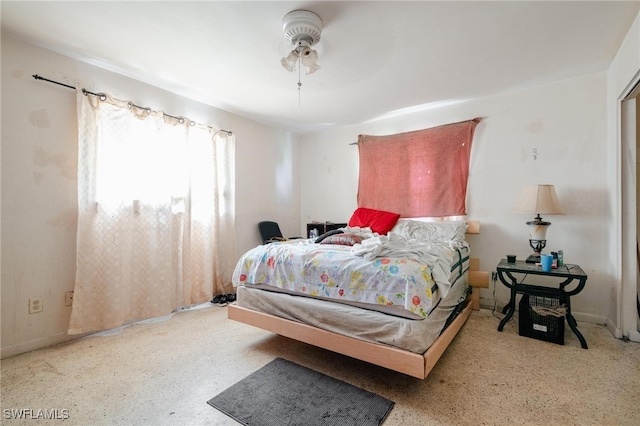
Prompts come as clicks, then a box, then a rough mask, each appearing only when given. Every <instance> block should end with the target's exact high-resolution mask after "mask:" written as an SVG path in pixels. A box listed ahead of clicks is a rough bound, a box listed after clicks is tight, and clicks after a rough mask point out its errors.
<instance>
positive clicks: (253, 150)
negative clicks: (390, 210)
mask: <svg viewBox="0 0 640 426" xmlns="http://www.w3.org/2000/svg"><path fill="white" fill-rule="evenodd" d="M32 74H40V75H42V76H44V77H47V78H50V79H53V80H56V81H61V82H64V83H68V84H71V85H80V86H82V87H86V88H87V89H89V90H92V91H104V92H109V93H111V94H112V95H114V96H115V97H118V98H121V99H130V100H132V101H134V102H135V103H136V104H138V105H143V106H150V107H152V108H154V109H162V110H164V111H166V112H167V113H169V114H172V115H185V116H187V117H189V118H191V119H194V120H196V121H198V122H202V123H208V124H212V125H216V126H218V127H220V128H223V129H228V130H231V131H233V132H234V134H235V136H236V182H237V185H236V187H237V191H236V197H237V199H236V214H237V220H236V231H237V238H236V246H237V251H238V253H240V254H241V253H243V252H244V251H246V250H248V249H249V248H251V247H253V246H255V245H257V244H258V243H259V241H260V239H259V235H258V231H257V227H256V226H257V225H256V224H257V222H258V221H260V220H264V219H266V218H269V219H275V220H277V221H278V222H280V224H281V226H282V228H283V231H284V232H286V233H291V234H293V233H297V232H298V226H299V223H300V216H299V207H298V206H299V204H300V200H299V195H298V194H299V193H300V190H299V179H298V176H297V174H298V166H297V162H296V161H294V159H296V158H297V143H296V140H295V138H293V137H292V136H290V135H289V134H288V133H287V132H284V131H281V130H275V129H272V128H269V127H267V126H264V125H262V124H259V123H256V122H254V121H251V120H247V119H244V118H242V117H239V116H236V115H233V114H230V113H227V112H224V111H221V110H219V109H215V108H212V107H209V106H206V105H203V104H200V103H196V102H193V101H191V100H189V99H186V98H183V97H180V96H177V95H175V94H172V93H168V92H165V91H162V90H160V89H157V88H155V87H152V86H149V85H146V84H144V83H141V82H138V81H135V80H132V79H129V78H126V77H123V76H121V75H118V74H114V73H112V72H109V71H106V70H103V69H100V68H97V67H94V66H91V65H87V64H84V63H82V62H79V61H76V60H73V59H70V58H68V57H65V56H62V55H60V54H57V53H54V52H51V51H48V50H45V49H42V48H39V47H36V46H33V45H30V44H26V43H23V42H21V41H18V40H15V39H13V38H12V37H10V36H8V35H6V34H2V76H1V78H2V215H1V218H2V252H1V253H2V282H1V286H2V306H1V312H2V357H6V356H10V355H13V354H17V353H20V352H24V351H27V350H31V349H35V348H38V347H41V346H46V345H48V344H51V343H56V342H60V341H64V340H67V339H68V337H67V335H66V329H67V326H68V321H69V316H70V312H71V310H70V308H68V307H65V303H64V293H65V292H66V291H69V290H73V286H74V274H75V227H76V217H77V211H76V171H75V170H76V165H77V144H76V119H75V113H76V112H75V111H76V110H75V92H74V91H73V90H70V89H66V88H63V87H60V86H56V85H53V84H50V83H46V82H42V81H36V80H35V79H33V78H32V77H31V75H32ZM31 297H42V298H43V299H44V300H43V302H44V303H43V305H44V310H43V312H42V313H38V314H31V315H30V314H28V299H29V298H31Z"/></svg>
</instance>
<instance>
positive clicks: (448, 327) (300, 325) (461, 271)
mask: <svg viewBox="0 0 640 426" xmlns="http://www.w3.org/2000/svg"><path fill="white" fill-rule="evenodd" d="M352 219H353V218H352ZM353 224H354V222H353V221H350V225H353ZM355 224H356V225H357V223H355ZM363 224H367V225H373V226H372V227H369V226H368V227H360V226H349V227H347V228H344V229H341V230H337V231H334V232H333V233H334V234H335V235H326V234H325V235H323V236H320V238H318V239H302V240H293V241H286V242H282V243H272V244H268V245H262V246H258V247H256V248H254V249H252V250H249V251H248V252H247V253H245V254H244V255H243V256H242V257H241V258H240V260H239V261H238V264H237V266H236V269H235V271H234V274H233V279H232V281H233V285H234V286H235V287H236V290H237V302H236V304H232V305H229V308H228V309H229V311H228V312H229V313H228V316H229V318H230V319H232V320H235V321H239V322H243V323H245V324H249V325H252V326H255V327H259V328H261V329H264V330H268V331H271V332H274V333H277V334H279V335H282V336H285V337H289V338H292V339H295V340H299V341H302V342H305V343H308V344H311V345H315V346H319V347H322V348H325V349H328V350H331V351H334V352H337V353H341V354H344V355H347V356H350V357H353V358H356V359H360V360H363V361H366V362H369V363H372V364H376V365H379V366H382V367H385V368H389V369H391V370H394V371H398V372H401V373H404V374H407V375H410V376H413V377H417V378H420V379H424V378H426V377H427V375H428V374H429V372H430V371H431V369H432V368H433V367H434V365H435V364H436V362H437V361H438V359H439V358H440V356H441V355H442V354H443V352H444V351H445V349H446V348H447V346H448V345H449V344H450V343H451V341H452V340H453V338H454V337H455V335H456V334H457V332H458V331H459V330H460V329H461V327H462V325H463V324H464V322H465V321H466V319H467V318H468V317H469V315H470V313H471V310H472V309H478V308H479V291H478V289H479V288H480V287H488V282H489V279H488V273H486V272H482V271H479V260H478V259H476V258H472V257H471V256H470V248H469V244H468V242H467V241H466V238H465V235H466V234H476V233H479V223H478V222H459V221H443V222H420V221H416V220H408V219H399V220H398V217H395V218H393V219H392V220H391V221H387V222H386V223H384V224H383V225H384V226H383V227H382V228H381V227H380V224H376V223H371V220H370V218H369V219H367V220H365V222H363ZM391 224H392V225H391ZM378 231H384V232H378Z"/></svg>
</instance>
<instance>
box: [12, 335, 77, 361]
mask: <svg viewBox="0 0 640 426" xmlns="http://www.w3.org/2000/svg"><path fill="white" fill-rule="evenodd" d="M78 337H82V335H78V336H70V335H68V334H67V332H62V333H57V334H54V335H52V336H47V337H41V338H39V339H34V340H29V341H28V342H20V343H16V344H15V345H9V346H6V347H3V348H2V349H1V352H0V358H2V359H4V358H9V357H12V356H16V355H20V354H23V353H26V352H31V351H35V350H36V349H41V348H46V347H47V346H51V345H57V344H58V343H64V342H68V341H70V340H74V339H77V338H78Z"/></svg>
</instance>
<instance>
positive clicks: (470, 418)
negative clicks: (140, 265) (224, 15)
mask: <svg viewBox="0 0 640 426" xmlns="http://www.w3.org/2000/svg"><path fill="white" fill-rule="evenodd" d="M578 325H579V328H580V330H581V331H582V334H583V335H584V337H585V339H586V340H587V343H588V344H589V349H588V350H584V349H582V348H580V345H579V342H578V340H577V338H576V337H575V336H574V335H573V333H571V331H570V330H569V329H568V328H567V330H566V331H565V345H564V346H560V345H555V344H552V343H547V342H543V341H539V340H535V339H530V338H526V337H522V336H519V335H518V331H517V319H514V320H512V321H511V322H509V323H508V324H507V326H506V327H505V330H504V332H502V333H499V332H497V331H496V328H497V326H498V319H497V318H495V317H494V316H493V315H492V314H491V312H489V311H484V310H481V311H479V312H473V313H472V315H471V317H470V318H469V320H468V321H467V323H466V324H465V326H464V327H463V328H462V330H461V332H460V333H459V334H458V336H457V337H456V338H455V340H454V341H453V343H452V344H451V346H450V347H449V348H448V349H447V351H446V352H445V354H444V356H443V357H442V358H441V359H440V361H439V362H438V364H437V365H436V367H435V369H434V370H433V371H432V372H431V374H430V375H429V377H427V379H426V380H418V379H414V378H411V377H408V376H404V375H402V374H399V373H395V372H392V371H389V370H386V369H383V368H380V367H376V366H373V365H370V364H366V363H363V362H360V361H357V360H353V359H351V358H348V357H344V356H342V355H337V354H334V353H332V352H328V351H325V350H323V349H318V348H315V347H312V346H308V345H306V344H302V343H298V342H295V341H292V340H289V339H287V338H283V337H279V336H276V335H273V334H271V333H267V332H265V331H262V330H259V329H256V328H253V327H250V326H247V325H244V324H240V323H236V322H233V321H230V320H228V319H227V309H226V308H224V307H222V308H221V307H217V306H211V307H207V308H204V309H197V310H189V311H183V312H180V313H177V314H175V315H173V316H171V317H170V318H165V319H163V320H158V321H153V322H146V323H138V324H134V325H131V326H129V327H126V328H124V329H122V330H119V331H117V332H111V333H103V334H101V335H94V336H90V337H85V338H82V339H79V340H76V341H73V342H68V343H64V344H60V345H56V346H52V347H49V348H45V349H40V350H37V351H34V352H30V353H27V354H22V355H18V356H15V357H11V358H7V359H4V360H2V361H1V369H2V401H1V407H2V414H1V419H2V420H1V421H0V423H2V424H3V425H5V424H6V425H12V424H58V423H60V424H65V425H136V426H137V425H235V424H237V423H235V422H234V421H233V420H232V419H230V418H229V417H227V416H226V415H224V414H222V413H221V412H219V411H218V410H215V409H213V408H212V407H211V406H209V405H208V404H207V400H208V399H209V398H211V397H212V396H213V395H216V394H218V393H219V392H221V391H223V390H224V389H226V388H228V387H229V386H231V385H232V384H234V383H236V382H238V381H239V380H241V379H242V378H244V377H245V376H248V375H249V374H251V373H252V372H254V371H256V370H258V369H259V368H260V367H262V366H264V365H265V364H267V363H268V362H270V361H271V360H273V359H275V358H277V357H281V358H284V359H288V360H290V361H293V362H295V363H298V364H300V365H304V366H306V367H308V368H311V369H314V370H316V371H319V372H321V373H324V374H327V375H330V376H332V377H335V378H337V379H340V380H343V381H345V382H347V383H351V384H353V385H355V386H358V387H361V388H364V389H366V390H368V391H370V392H374V393H377V394H379V395H381V396H383V397H385V398H388V399H390V400H392V401H395V403H396V405H395V407H394V409H393V410H392V411H391V413H390V414H389V417H388V418H387V419H386V421H385V422H384V426H412V425H416V426H425V425H517V424H532V425H638V424H640V345H639V344H637V343H629V342H623V341H621V340H616V339H614V338H613V337H612V336H611V334H610V333H609V331H608V330H607V329H606V328H604V327H602V326H597V325H593V324H585V323H579V324H578ZM28 410H31V411H28ZM43 410H48V411H46V412H45V411H43ZM19 413H23V414H28V415H30V416H31V418H33V417H37V416H38V415H41V416H45V415H49V416H52V415H53V416H54V417H57V418H58V420H44V419H41V420H32V419H31V418H29V419H26V420H25V419H22V420H16V419H15V417H16V415H17V414H19ZM29 413H30V414H29Z"/></svg>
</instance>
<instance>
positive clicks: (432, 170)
mask: <svg viewBox="0 0 640 426" xmlns="http://www.w3.org/2000/svg"><path fill="white" fill-rule="evenodd" d="M480 120H481V119H480V118H475V119H473V120H468V121H463V122H460V123H453V124H447V125H443V126H438V127H432V128H430V129H424V130H418V131H414V132H407V133H399V134H396V135H389V136H368V135H360V136H359V137H358V151H359V158H360V177H359V182H358V207H367V208H371V209H378V210H385V211H390V212H395V213H400V215H401V216H402V217H442V216H457V215H465V214H466V197H467V179H468V177H469V158H470V155H471V142H472V141H473V134H474V131H475V128H476V125H477V124H478V123H479V122H480Z"/></svg>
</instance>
